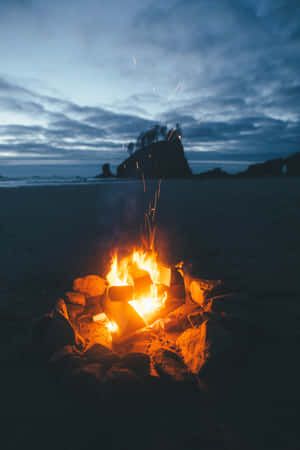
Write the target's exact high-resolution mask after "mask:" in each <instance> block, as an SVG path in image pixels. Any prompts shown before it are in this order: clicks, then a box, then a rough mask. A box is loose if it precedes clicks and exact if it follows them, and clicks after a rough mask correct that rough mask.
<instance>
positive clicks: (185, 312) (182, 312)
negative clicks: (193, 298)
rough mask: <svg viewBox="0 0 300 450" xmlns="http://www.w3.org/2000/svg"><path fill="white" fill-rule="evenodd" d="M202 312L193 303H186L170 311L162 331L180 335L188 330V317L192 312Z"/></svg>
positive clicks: (189, 323)
mask: <svg viewBox="0 0 300 450" xmlns="http://www.w3.org/2000/svg"><path fill="white" fill-rule="evenodd" d="M199 310H200V311H202V309H200V308H199V306H198V305H196V304H195V303H189V304H188V303H186V304H184V305H181V306H180V307H179V308H177V309H175V311H172V312H171V313H170V314H169V315H168V317H167V319H165V321H164V329H165V330H166V331H168V332H170V333H182V332H183V331H184V330H186V329H187V328H190V326H191V322H190V320H189V317H190V315H191V314H193V312H197V311H199Z"/></svg>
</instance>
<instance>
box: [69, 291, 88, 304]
mask: <svg viewBox="0 0 300 450" xmlns="http://www.w3.org/2000/svg"><path fill="white" fill-rule="evenodd" d="M65 297H66V301H67V302H68V303H73V304H75V305H81V306H83V307H84V306H85V303H86V302H85V295H84V294H82V293H81V292H74V291H69V292H66V293H65Z"/></svg>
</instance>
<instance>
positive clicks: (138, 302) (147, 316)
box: [93, 250, 184, 341]
mask: <svg viewBox="0 0 300 450" xmlns="http://www.w3.org/2000/svg"><path fill="white" fill-rule="evenodd" d="M173 270H176V269H175V268H174V269H173ZM178 279H181V281H182V284H181V298H180V299H176V300H177V301H175V302H174V297H173V298H172V300H173V302H170V301H168V297H169V299H170V296H172V289H171V281H172V270H171V268H170V267H166V266H164V265H162V264H159V263H158V261H157V255H156V253H155V252H154V251H153V250H152V251H148V252H147V251H145V250H133V251H132V253H131V254H130V255H129V256H127V257H125V258H123V259H121V260H120V261H119V260H118V256H117V255H115V256H114V257H113V260H112V263H111V267H110V271H109V273H108V274H107V276H106V283H107V286H106V289H105V294H104V297H103V299H102V305H103V311H104V314H105V315H103V313H101V314H100V315H96V316H94V317H93V320H94V321H97V320H100V321H103V320H104V319H105V318H107V319H109V321H108V322H107V324H106V326H107V327H108V329H109V330H110V331H111V333H112V340H114V341H117V340H120V339H123V338H124V337H125V338H126V337H128V335H131V334H132V333H133V332H134V331H136V330H137V329H139V328H143V327H145V326H148V325H151V324H152V323H153V322H154V321H155V320H156V319H158V318H160V317H161V316H164V315H165V314H166V311H167V310H170V303H172V304H173V306H174V305H175V304H177V305H178V306H179V304H180V303H182V301H183V297H184V284H183V279H182V278H181V276H180V274H179V272H178V273H177V280H178ZM173 286H174V285H173ZM173 286H172V287H173ZM178 292H179V290H178Z"/></svg>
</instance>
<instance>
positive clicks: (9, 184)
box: [0, 160, 253, 188]
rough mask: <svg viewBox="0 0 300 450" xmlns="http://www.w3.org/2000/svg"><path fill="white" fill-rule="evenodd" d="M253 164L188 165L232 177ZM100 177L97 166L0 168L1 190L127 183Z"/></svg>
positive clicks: (194, 168) (215, 163)
mask: <svg viewBox="0 0 300 450" xmlns="http://www.w3.org/2000/svg"><path fill="white" fill-rule="evenodd" d="M252 163H253V162H250V161H197V160H196V161H189V164H190V167H191V169H192V172H193V173H194V174H197V173H201V172H206V171H208V170H211V169H215V168H217V167H220V168H221V169H223V170H225V171H226V172H228V173H231V174H234V173H238V172H241V171H244V170H246V169H247V167H248V166H249V164H252ZM111 170H112V172H113V173H115V172H116V166H114V165H112V166H111ZM99 173H101V168H99V166H98V165H96V164H88V165H80V164H74V165H67V164H60V165H47V164H44V165H29V164H25V165H6V166H5V165H3V166H0V176H1V177H0V188H1V187H2V188H16V187H22V186H57V185H74V184H97V183H98V184H99V183H101V184H103V183H124V182H126V180H118V179H114V178H111V179H110V178H109V179H101V178H95V176H96V175H97V174H99Z"/></svg>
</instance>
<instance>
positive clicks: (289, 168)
mask: <svg viewBox="0 0 300 450" xmlns="http://www.w3.org/2000/svg"><path fill="white" fill-rule="evenodd" d="M284 163H285V167H286V175H287V176H293V177H296V176H298V177H299V176H300V152H297V153H294V154H293V155H291V156H289V157H288V158H287V159H286V160H285V161H284Z"/></svg>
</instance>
